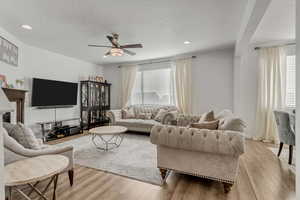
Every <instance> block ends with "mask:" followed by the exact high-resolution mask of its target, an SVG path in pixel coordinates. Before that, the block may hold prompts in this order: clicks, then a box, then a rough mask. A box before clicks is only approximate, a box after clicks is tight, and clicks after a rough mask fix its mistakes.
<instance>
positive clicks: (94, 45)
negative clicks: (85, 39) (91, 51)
mask: <svg viewBox="0 0 300 200" xmlns="http://www.w3.org/2000/svg"><path fill="white" fill-rule="evenodd" d="M88 46H89V47H109V48H112V46H105V45H96V44H89V45H88Z"/></svg>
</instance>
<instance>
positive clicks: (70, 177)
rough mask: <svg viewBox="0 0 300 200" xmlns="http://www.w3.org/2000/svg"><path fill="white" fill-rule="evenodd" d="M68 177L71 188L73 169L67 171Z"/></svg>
mask: <svg viewBox="0 0 300 200" xmlns="http://www.w3.org/2000/svg"><path fill="white" fill-rule="evenodd" d="M68 175H69V180H70V185H71V186H73V180H74V170H73V169H71V170H69V171H68Z"/></svg>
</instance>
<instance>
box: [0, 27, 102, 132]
mask: <svg viewBox="0 0 300 200" xmlns="http://www.w3.org/2000/svg"><path fill="white" fill-rule="evenodd" d="M0 35H1V36H2V37H4V38H6V39H7V40H9V41H11V42H12V43H14V44H16V45H17V46H18V47H19V66H18V67H14V66H11V65H8V64H6V63H4V62H0V74H4V75H5V76H6V77H7V79H8V82H9V83H12V84H14V85H15V80H16V79H19V78H25V80H26V83H25V89H28V90H29V92H28V93H27V96H26V102H25V104H26V106H25V124H27V125H30V126H33V127H34V128H38V127H36V126H34V125H35V124H36V122H38V121H48V120H54V110H53V109H42V110H41V109H35V108H32V107H30V99H31V80H32V78H33V77H35V78H44V79H53V80H61V81H70V82H78V81H79V80H80V78H81V77H87V76H88V75H96V74H102V67H101V66H98V65H95V64H91V63H88V62H85V61H81V60H77V59H74V58H70V57H66V56H63V55H60V54H57V53H53V52H50V51H47V50H44V49H39V48H36V47H32V46H29V45H26V44H24V43H22V42H21V41H20V40H18V39H17V38H15V37H14V36H12V35H11V34H9V33H8V32H6V31H5V30H3V29H1V28H0ZM78 100H79V98H78ZM72 117H79V106H76V107H73V108H63V109H57V119H66V118H72ZM38 130H39V129H35V131H36V132H37V131H38Z"/></svg>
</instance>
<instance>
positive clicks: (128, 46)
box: [121, 44, 143, 48]
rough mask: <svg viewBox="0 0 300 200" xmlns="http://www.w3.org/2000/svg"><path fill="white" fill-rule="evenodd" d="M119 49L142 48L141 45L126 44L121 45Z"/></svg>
mask: <svg viewBox="0 0 300 200" xmlns="http://www.w3.org/2000/svg"><path fill="white" fill-rule="evenodd" d="M121 48H143V45H142V44H126V45H122V46H121Z"/></svg>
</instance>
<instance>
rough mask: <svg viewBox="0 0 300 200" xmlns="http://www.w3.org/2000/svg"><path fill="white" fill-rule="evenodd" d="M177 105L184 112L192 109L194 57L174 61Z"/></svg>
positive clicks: (188, 112)
mask: <svg viewBox="0 0 300 200" xmlns="http://www.w3.org/2000/svg"><path fill="white" fill-rule="evenodd" d="M174 68H175V69H174V72H175V89H176V91H175V92H176V105H177V106H178V108H179V110H180V111H181V112H183V113H184V114H190V113H191V111H192V82H191V81H192V77H191V76H192V72H191V68H192V59H191V58H188V59H180V60H175V61H174Z"/></svg>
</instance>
